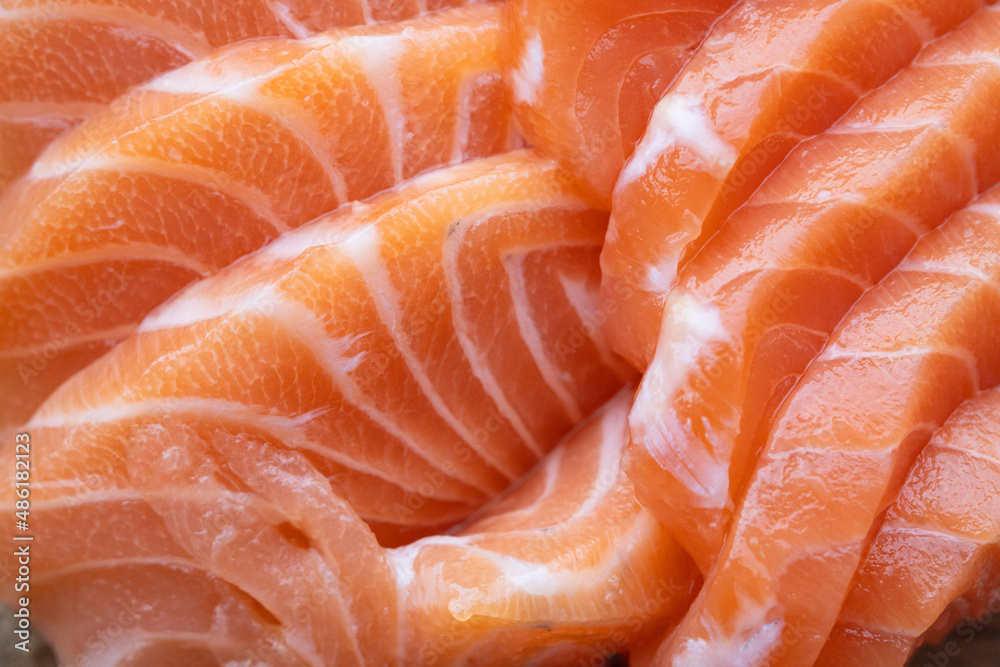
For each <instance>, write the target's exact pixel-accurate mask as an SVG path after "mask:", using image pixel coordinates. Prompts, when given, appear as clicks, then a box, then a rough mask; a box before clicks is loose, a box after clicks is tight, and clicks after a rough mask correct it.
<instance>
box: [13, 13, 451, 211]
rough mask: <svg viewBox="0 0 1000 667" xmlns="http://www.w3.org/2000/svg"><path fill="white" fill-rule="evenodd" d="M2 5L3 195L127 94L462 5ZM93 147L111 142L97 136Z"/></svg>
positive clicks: (96, 133) (94, 130)
mask: <svg viewBox="0 0 1000 667" xmlns="http://www.w3.org/2000/svg"><path fill="white" fill-rule="evenodd" d="M424 4H425V3H420V2H418V1H417V0H402V1H400V0H334V1H331V2H322V1H319V0H291V2H271V1H266V0H235V1H234V2H230V1H229V0H199V1H197V2H195V1H193V0H180V1H173V2H158V1H155V0H154V1H150V0H97V1H96V2H86V3H85V2H80V1H79V0H56V1H54V2H44V3H39V2H38V1H37V0H3V1H2V2H0V192H2V191H3V189H4V188H5V186H6V185H7V184H8V183H9V182H10V181H11V180H13V179H14V178H15V177H16V176H19V175H20V174H22V173H24V172H25V171H27V170H28V169H29V168H30V166H31V163H32V162H33V161H34V159H35V157H37V156H38V154H39V153H41V152H42V149H44V147H45V146H46V145H47V144H48V143H49V142H50V141H52V139H54V138H55V137H56V136H58V135H59V134H61V133H62V132H64V131H65V130H67V129H69V128H71V127H74V126H76V125H78V124H79V123H80V122H81V121H82V120H83V119H85V118H87V117H88V116H90V115H92V114H94V113H95V112H97V111H99V110H101V109H103V108H104V106H105V105H106V104H108V103H109V102H111V101H112V100H113V99H115V98H116V97H118V96H119V95H121V94H122V93H123V92H125V90H126V89H127V88H129V87H130V86H134V85H137V84H140V83H143V82H145V81H148V80H149V79H152V78H153V77H154V76H156V75H157V74H160V73H162V72H166V71H168V70H171V69H174V68H176V67H180V66H181V65H183V64H184V63H187V62H188V61H190V60H192V59H195V58H200V57H203V56H206V55H208V54H209V53H210V52H211V51H212V50H214V49H217V48H219V47H221V46H225V45H226V44H232V43H234V42H239V41H242V40H244V39H250V38H254V37H307V36H310V35H313V34H315V33H317V32H319V31H322V30H326V29H329V28H334V27H337V26H352V25H358V24H361V23H370V22H373V21H391V20H399V19H403V18H410V17H413V16H415V15H417V14H418V13H421V10H422V9H423V10H424V11H426V10H427V9H440V8H442V7H444V6H453V5H459V4H465V3H464V2H460V1H459V0H436V1H434V2H430V3H426V5H427V6H426V7H424V6H423V5H424ZM91 139H92V141H95V142H97V141H100V140H101V139H102V137H101V134H100V129H99V128H94V127H91Z"/></svg>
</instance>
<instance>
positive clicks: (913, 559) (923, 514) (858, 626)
mask: <svg viewBox="0 0 1000 667" xmlns="http://www.w3.org/2000/svg"><path fill="white" fill-rule="evenodd" d="M998 200H1000V198H998ZM992 216H993V218H994V220H993V221H992V223H991V222H990V221H986V220H983V218H984V217H985V216H980V219H979V221H978V222H979V224H980V225H983V226H986V227H989V226H992V227H993V228H994V229H993V230H991V231H992V236H993V237H994V239H995V238H996V237H998V236H1000V231H998V230H997V225H998V224H1000V206H998V207H996V210H995V211H993V213H992ZM970 220H971V216H970ZM975 238H977V235H975V234H970V235H969V239H970V240H971V239H975ZM977 240H978V239H977ZM991 247H993V248H996V247H998V246H997V243H996V241H995V240H994V241H993V243H992V245H991ZM996 287H1000V284H994V288H996ZM998 545H1000V390H998V389H992V390H989V391H984V392H982V393H980V394H978V395H976V396H975V397H973V398H971V399H969V400H968V401H966V402H965V403H963V404H962V406H961V407H959V409H958V410H956V411H955V413H954V414H953V415H952V416H951V417H950V418H949V419H948V421H947V422H946V423H945V425H944V427H943V428H942V429H941V430H940V431H938V432H937V433H936V434H935V435H934V437H933V438H932V439H931V442H930V443H929V444H928V445H927V447H926V448H925V449H924V451H923V452H921V453H920V456H919V457H918V458H917V462H916V464H914V466H913V469H912V470H911V471H910V473H909V475H908V477H907V478H906V482H905V484H904V485H903V488H902V489H901V490H900V492H899V494H898V495H897V497H896V499H895V500H894V501H893V503H892V505H890V507H889V510H888V511H887V512H886V516H885V519H884V520H883V522H882V525H881V526H880V527H879V530H878V535H877V536H876V537H875V541H874V543H873V544H872V546H871V548H870V550H869V551H868V555H867V556H866V558H865V561H864V564H863V565H862V567H861V569H860V570H859V571H858V573H857V574H856V575H855V583H854V587H853V589H852V590H851V593H850V594H849V595H848V596H847V600H846V602H845V603H844V607H843V609H841V611H840V616H839V617H838V619H837V624H836V625H835V626H834V629H833V632H832V633H831V634H830V637H829V639H827V642H826V646H825V647H824V648H823V652H822V653H821V654H820V658H819V660H818V662H817V665H829V666H830V667H834V666H837V667H840V666H844V667H847V666H857V667H865V666H867V665H882V666H884V667H890V666H892V665H903V664H905V663H906V660H907V658H908V657H909V656H910V654H911V653H912V652H913V650H914V648H915V647H916V646H917V645H918V644H919V642H920V639H921V637H923V636H924V634H925V633H926V632H927V631H928V630H931V629H932V628H933V627H934V624H935V621H936V619H938V618H939V617H940V616H942V615H943V614H945V613H946V612H947V611H948V606H949V604H950V603H952V601H954V600H961V601H962V602H966V601H967V600H966V599H965V598H966V596H967V595H968V594H969V592H970V591H971V592H973V596H972V597H973V600H972V601H973V602H975V601H976V599H979V600H980V605H982V601H984V600H982V598H983V596H982V594H981V593H977V592H976V587H977V583H978V582H979V581H980V580H981V577H982V575H983V573H984V572H986V573H990V570H991V569H994V568H990V567H989V564H990V563H992V562H994V561H996V559H997V557H998V555H1000V548H998ZM990 583H991V584H992V587H993V588H994V589H995V588H996V586H997V584H1000V581H998V580H994V581H992V582H990ZM985 602H987V603H988V602H989V601H988V599H987V600H985ZM956 611H957V610H956ZM970 611H971V612H972V613H971V614H970V615H971V616H975V611H973V610H970V609H966V610H965V613H966V614H969V613H970ZM962 615H964V614H962ZM962 615H958V614H956V616H958V618H959V619H960V618H961V616H962Z"/></svg>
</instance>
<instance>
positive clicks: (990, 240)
mask: <svg viewBox="0 0 1000 667" xmlns="http://www.w3.org/2000/svg"><path fill="white" fill-rule="evenodd" d="M993 14H994V15H1000V12H993ZM995 34H1000V33H995ZM993 43H994V44H995V45H1000V40H993ZM979 120H980V121H982V120H984V119H983V118H982V117H980V118H979ZM998 258H1000V188H995V189H994V190H992V191H990V192H989V193H987V194H986V195H985V196H983V197H982V198H980V199H978V200H977V201H976V202H975V203H974V204H973V205H971V206H970V207H968V208H966V209H964V210H963V211H961V212H959V213H957V214H955V215H954V216H952V217H951V218H950V219H949V220H948V222H946V223H945V224H944V225H943V226H942V227H940V228H939V229H937V230H935V231H934V232H932V233H931V234H929V235H928V236H927V237H925V238H924V239H923V240H922V241H921V242H920V244H919V245H918V246H917V247H916V248H915V249H914V251H913V252H912V253H911V254H910V255H909V256H908V257H907V258H906V260H905V261H904V262H903V263H902V264H901V265H900V266H899V267H898V268H897V269H896V270H895V271H893V272H892V273H891V274H890V275H889V276H887V277H886V279H885V280H884V281H883V282H882V283H880V284H879V285H878V286H877V287H875V288H873V289H871V290H870V291H868V292H867V293H866V294H865V296H864V297H863V298H862V299H861V300H860V301H859V302H858V303H857V305H856V306H855V307H854V308H853V309H852V310H851V312H850V314H849V315H848V316H847V317H846V318H845V319H844V321H843V323H841V324H840V326H839V327H838V328H837V330H836V331H835V332H834V334H833V335H832V336H831V337H830V340H829V344H828V345H827V347H826V348H825V349H824V350H823V352H822V353H821V354H820V355H819V356H818V357H817V358H816V359H815V360H814V361H813V362H812V364H811V365H810V366H809V369H808V371H807V372H806V373H805V374H804V375H803V376H802V379H801V380H800V382H799V384H798V385H797V386H796V388H795V390H794V392H793V393H792V394H791V395H790V396H789V398H788V400H787V401H786V402H785V403H784V405H782V407H781V409H780V410H779V411H778V412H777V414H776V416H775V420H774V424H773V426H772V427H771V430H770V434H769V436H768V438H767V441H766V444H765V445H764V449H763V450H762V452H761V455H760V459H759V460H758V462H757V466H756V468H755V470H754V471H753V474H752V475H751V477H750V481H749V483H748V486H747V489H746V495H745V496H744V497H743V499H742V502H741V503H740V505H739V508H738V509H737V512H736V515H735V518H734V522H733V527H732V529H731V531H730V532H729V535H728V536H727V538H726V543H725V547H724V549H723V551H722V553H721V555H720V557H719V559H718V561H717V563H716V564H715V566H714V567H713V568H712V570H711V571H710V573H709V574H708V575H707V577H706V582H705V586H704V588H703V589H702V590H701V593H700V594H699V597H698V599H697V600H696V601H695V603H694V605H693V606H692V608H691V611H690V612H689V613H688V615H687V616H686V617H685V619H684V620H683V622H682V623H681V625H680V626H679V628H678V630H677V633H676V634H675V635H674V636H673V637H672V639H671V640H670V641H669V642H668V645H667V646H666V647H665V649H664V652H663V655H665V658H664V660H663V664H673V665H688V664H752V665H758V664H769V665H810V664H813V661H815V660H816V659H817V656H818V655H819V653H820V650H821V649H822V648H823V645H824V643H825V641H826V639H827V637H828V635H829V634H830V632H831V631H832V630H833V627H834V623H835V621H836V620H837V616H838V613H839V611H840V609H841V607H842V605H843V604H844V601H845V599H846V598H847V596H848V593H849V592H850V590H851V586H852V580H853V579H854V577H855V572H856V571H857V570H858V568H859V567H860V566H861V564H862V561H863V559H864V558H865V555H866V554H867V553H868V552H869V547H870V546H871V544H872V541H873V540H875V539H876V534H877V533H878V527H879V523H878V519H879V517H880V515H881V513H882V512H883V511H884V510H885V509H886V508H887V507H889V506H890V504H891V503H892V501H893V499H894V498H896V496H897V493H898V492H899V490H900V488H901V487H903V485H904V482H905V480H906V475H907V472H908V470H909V469H910V467H911V465H912V464H913V463H914V461H915V459H916V457H917V455H918V454H919V453H920V451H921V450H922V449H923V448H924V446H925V445H926V444H927V442H928V441H929V440H930V438H931V436H932V435H933V433H934V432H935V431H936V430H937V429H938V428H940V427H941V425H942V424H943V423H944V422H945V420H946V419H947V418H948V417H949V416H950V415H951V414H952V413H953V412H954V411H955V410H956V409H957V408H958V406H959V405H960V404H961V403H962V402H963V401H964V400H966V399H967V398H969V397H971V396H972V395H973V394H975V393H976V392H977V391H980V390H983V389H989V388H992V387H995V386H996V385H997V383H998V382H1000V346H997V344H996V330H997V323H998V322H1000V289H998V288H1000V261H998ZM935 474H937V475H943V476H944V477H945V478H946V479H947V480H948V484H949V485H948V486H947V488H946V489H944V488H942V489H941V492H942V493H946V494H951V498H953V499H954V501H955V502H959V500H958V499H959V497H960V496H961V495H965V494H967V493H975V490H974V488H973V485H972V484H971V480H969V479H968V478H964V477H962V478H953V477H951V476H950V475H948V471H947V470H943V469H938V468H935ZM932 493H933V489H929V488H927V487H926V486H924V487H921V488H918V489H916V491H915V495H918V496H920V497H922V498H923V499H924V500H927V501H930V499H931V497H932ZM904 499H905V495H904ZM988 509H989V508H986V507H983V508H980V510H981V511H983V512H986V511H988ZM891 517H892V515H891V514H890V521H891V520H892V518H891ZM994 519H995V517H994ZM956 527H957V526H956ZM970 528H971V525H970ZM966 544H967V541H966ZM920 556H921V554H920V552H919V551H912V550H908V551H901V552H899V553H898V557H899V558H901V559H904V560H905V561H907V562H908V563H910V564H911V566H919V565H915V564H918V563H924V564H925V566H926V567H929V568H931V570H932V571H934V572H938V573H942V574H943V573H946V572H948V571H950V568H949V566H948V561H947V560H946V559H945V553H944V552H942V551H940V550H936V551H935V552H934V557H933V559H932V560H930V561H922V560H921V558H920ZM876 558H877V555H876ZM862 576H863V572H862ZM903 576H905V575H903ZM925 585H926V586H930V585H932V581H926V580H925V581H922V582H921V583H920V586H925ZM917 594H918V595H920V593H919V592H917ZM921 597H922V596H921ZM889 603H890V604H891V601H890V602H889ZM893 609H894V610H896V611H897V612H898V613H900V614H906V613H913V612H916V611H917V610H916V609H913V608H908V609H904V608H899V607H893Z"/></svg>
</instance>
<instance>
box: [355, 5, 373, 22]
mask: <svg viewBox="0 0 1000 667" xmlns="http://www.w3.org/2000/svg"><path fill="white" fill-rule="evenodd" d="M358 7H359V8H360V9H361V17H362V19H364V22H365V23H374V22H375V19H374V18H373V17H372V7H371V5H370V4H369V2H368V0H358Z"/></svg>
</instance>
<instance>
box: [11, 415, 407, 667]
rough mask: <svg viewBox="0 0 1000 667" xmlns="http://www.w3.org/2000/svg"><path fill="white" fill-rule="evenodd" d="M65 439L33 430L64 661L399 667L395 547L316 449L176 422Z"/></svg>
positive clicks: (38, 511) (39, 602)
mask: <svg viewBox="0 0 1000 667" xmlns="http://www.w3.org/2000/svg"><path fill="white" fill-rule="evenodd" d="M51 434H52V432H51V431H45V430H44V429H39V430H36V431H32V432H31V436H32V437H31V455H32V468H33V469H32V486H31V490H32V495H31V513H30V526H31V528H30V530H31V534H32V536H33V537H34V540H33V541H32V542H30V543H29V544H30V548H31V552H32V559H31V589H30V595H31V603H30V613H31V618H32V620H33V623H37V626H35V627H37V628H38V629H40V630H42V631H43V632H45V634H46V636H47V637H48V638H49V639H50V640H51V642H52V643H53V644H54V647H55V649H56V652H57V654H58V656H59V658H60V664H100V665H130V666H134V667H139V666H140V665H142V666H145V665H165V666H166V665H195V666H200V665H223V664H253V665H264V664H267V665H282V666H285V665H287V666H299V665H302V666H312V667H320V666H322V665H363V664H372V665H376V664H378V665H385V664H391V663H392V662H393V661H394V660H395V657H396V654H397V653H398V647H397V646H396V644H395V643H394V642H395V636H394V635H393V634H392V633H384V632H383V629H384V628H385V627H395V624H396V623H398V614H397V608H396V606H395V601H396V599H397V597H398V593H397V591H396V583H395V580H394V578H393V573H392V571H391V570H390V569H389V567H388V563H387V560H386V557H385V551H384V549H383V548H382V547H381V546H379V544H378V543H377V541H376V539H375V536H374V534H373V533H372V532H371V530H370V529H369V528H368V527H367V526H366V525H365V524H364V522H363V521H362V520H361V519H360V518H359V517H358V516H357V514H355V513H354V511H353V510H352V509H351V508H350V507H349V506H348V505H347V503H345V502H344V501H343V500H342V499H340V498H339V497H337V496H336V495H335V494H334V493H333V492H332V491H331V489H330V484H329V483H328V482H327V480H326V479H325V478H324V477H323V475H322V474H321V473H319V472H318V471H317V470H316V468H315V467H314V466H313V465H312V464H311V463H310V462H309V461H308V459H307V458H306V457H305V456H304V455H302V454H301V453H299V452H296V451H294V450H292V449H287V448H285V447H283V446H281V445H280V444H278V443H275V442H273V441H270V440H268V439H262V438H256V437H253V436H250V435H247V434H246V433H235V432H233V431H232V430H231V429H226V428H216V427H215V426H214V425H213V424H212V422H211V420H205V421H203V422H202V423H198V424H196V423H195V422H193V421H190V420H184V419H178V418H175V417H173V416H170V415H161V416H160V419H159V421H157V422H153V421H147V422H145V423H138V422H135V423H134V426H133V428H132V429H131V430H128V431H121V432H118V433H116V434H114V435H115V437H106V438H103V439H101V438H85V437H81V436H80V435H78V434H73V435H69V436H68V438H67V440H66V442H65V443H60V442H56V441H50V440H49V439H48V438H49V435H51ZM12 455H13V452H12V451H11V449H9V448H5V451H4V469H5V470H9V469H10V468H11V467H12V466H11V463H12V461H11V459H12ZM11 477H12V476H11ZM12 479H13V477H12ZM10 484H11V483H10V482H4V485H5V486H4V489H3V499H4V501H3V505H4V507H5V509H8V510H10V511H13V508H12V505H13V500H12V493H11V488H10ZM9 530H10V529H8V533H7V535H8V540H9V539H10V533H9ZM13 544H18V545H20V544H21V543H19V542H13ZM4 551H5V552H10V553H5V554H4V556H3V561H4V565H5V566H6V569H5V570H4V577H3V578H4V579H5V580H6V581H5V583H6V586H5V588H6V589H7V590H8V591H13V590H14V588H13V581H12V577H11V576H10V575H9V573H10V572H12V571H15V570H12V569H10V568H12V567H14V563H15V561H14V558H15V556H13V555H11V553H12V552H13V550H12V549H11V550H7V549H5V550H4ZM360 581H363V582H364V586H358V582H360ZM11 595H13V593H9V592H5V593H4V596H5V598H6V599H7V600H8V601H10V596H11Z"/></svg>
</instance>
